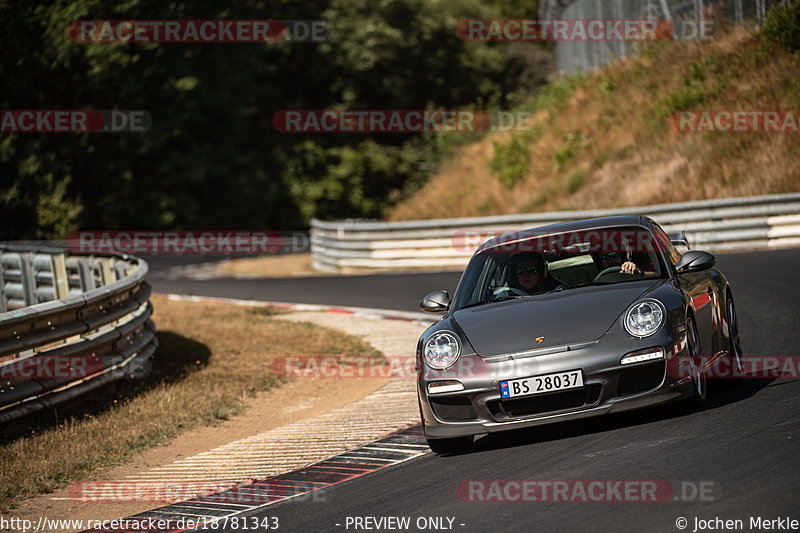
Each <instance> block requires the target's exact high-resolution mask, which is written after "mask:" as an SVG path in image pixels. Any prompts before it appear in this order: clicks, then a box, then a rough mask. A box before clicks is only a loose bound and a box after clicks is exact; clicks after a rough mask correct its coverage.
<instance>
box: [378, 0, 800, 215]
mask: <svg viewBox="0 0 800 533" xmlns="http://www.w3.org/2000/svg"><path fill="white" fill-rule="evenodd" d="M798 6H800V2H798V1H795V2H794V3H792V4H791V5H790V6H789V7H788V8H776V10H774V11H771V12H770V15H769V16H768V22H767V23H765V29H764V31H763V32H761V33H753V32H752V31H751V30H749V29H746V28H731V29H730V31H729V33H725V32H723V31H721V32H720V33H719V34H718V35H716V34H715V39H713V40H710V41H701V42H697V43H695V42H687V41H672V40H669V41H664V42H659V43H652V44H649V45H647V46H645V47H644V48H643V49H642V51H641V53H640V54H639V55H638V56H631V57H627V58H624V59H623V60H621V61H617V62H614V63H611V64H608V65H606V66H605V67H603V68H602V69H599V70H598V71H596V72H592V73H589V74H578V75H572V76H565V77H562V78H559V79H556V80H553V81H551V82H550V83H549V84H548V85H547V86H546V87H544V88H543V89H542V91H541V92H540V94H539V95H538V96H536V97H534V98H532V99H530V100H529V101H528V102H526V103H524V104H522V105H521V106H520V109H522V110H526V111H533V117H534V127H535V128H536V134H535V135H531V136H529V137H526V136H524V135H522V134H519V133H517V134H509V133H508V132H494V133H490V134H489V135H487V137H486V138H485V139H483V140H481V141H479V142H478V143H476V144H475V145H470V146H467V147H463V148H462V149H461V151H460V153H459V154H460V157H458V158H454V160H453V161H452V162H451V163H448V164H445V165H443V166H442V167H441V168H440V170H439V171H438V172H437V173H436V174H435V175H434V176H432V177H431V179H430V180H429V181H428V182H427V183H426V184H425V185H424V186H423V187H422V188H421V189H420V190H419V191H418V193H417V194H415V195H413V196H412V197H410V198H408V199H407V200H405V201H404V202H402V203H401V204H399V205H397V206H396V207H395V208H394V209H393V210H392V212H391V213H390V215H389V219H390V220H408V219H420V218H422V219H425V218H441V217H442V216H444V215H443V212H446V216H451V217H470V216H480V215H507V214H514V213H526V212H541V211H558V210H561V209H564V208H567V207H574V208H576V209H580V210H586V209H607V208H613V207H624V206H638V205H650V204H658V203H669V202H686V201H690V200H704V199H712V198H727V197H732V196H755V195H762V194H774V193H784V192H796V191H797V190H798V179H797V172H796V169H797V168H798V167H800V150H798V149H797V135H796V134H792V133H786V134H764V133H726V132H718V133H713V134H708V133H697V134H695V133H690V132H676V131H672V130H671V129H670V128H669V126H668V123H667V120H666V119H667V117H668V116H670V114H671V113H673V112H676V111H690V110H695V111H696V110H722V109H727V110H796V109H797V108H798V107H800V77H798V76H797V75H796V73H797V72H800V53H798V48H797V47H796V44H795V43H797V39H798V36H799V35H800V18H798V17H800V7H798ZM722 26H724V25H721V26H719V27H722ZM717 27H718V26H717V25H716V24H715V26H714V28H715V30H716V28H717ZM767 28H770V29H769V30H768V29H767ZM576 172H578V173H577V174H576ZM581 173H582V174H581ZM463 191H479V194H469V195H465V194H463ZM443 207H446V209H443Z"/></svg>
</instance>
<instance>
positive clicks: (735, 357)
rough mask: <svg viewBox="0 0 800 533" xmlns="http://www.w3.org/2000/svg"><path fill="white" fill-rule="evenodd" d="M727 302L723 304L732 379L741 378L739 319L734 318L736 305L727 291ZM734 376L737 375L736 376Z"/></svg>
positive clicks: (742, 361)
mask: <svg viewBox="0 0 800 533" xmlns="http://www.w3.org/2000/svg"><path fill="white" fill-rule="evenodd" d="M727 300H728V302H727V304H726V306H725V313H726V315H727V316H726V318H727V320H728V339H729V340H730V352H729V353H728V357H729V358H730V364H731V372H732V373H733V376H734V379H738V380H741V379H742V377H743V376H744V360H743V354H742V345H741V336H740V335H739V321H738V320H737V319H736V306H734V305H733V297H732V296H731V294H730V293H728V298H727ZM736 376H739V377H738V378H736Z"/></svg>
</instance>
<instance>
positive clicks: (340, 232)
mask: <svg viewBox="0 0 800 533" xmlns="http://www.w3.org/2000/svg"><path fill="white" fill-rule="evenodd" d="M639 214H641V215H647V216H650V217H652V218H653V219H655V220H656V221H657V222H658V223H659V224H661V225H662V226H663V227H664V229H665V230H666V231H668V232H677V231H680V230H685V231H686V234H687V237H688V239H689V243H690V245H691V246H692V248H701V249H704V250H709V251H729V250H737V249H763V248H772V247H789V246H800V193H791V194H779V195H770V196H757V197H748V198H728V199H722V200H708V201H701V202H687V203H680V204H662V205H649V206H643V207H627V208H620V209H608V210H594V211H560V212H553V213H536V214H521V215H503V216H492V217H479V218H453V219H437V220H415V221H407V222H406V221H404V222H372V221H357V220H354V221H340V222H323V221H320V220H316V219H314V220H312V221H311V252H312V254H313V257H314V266H315V268H318V269H320V270H346V269H359V268H384V269H392V268H462V267H464V266H465V265H466V264H467V261H468V260H469V258H470V256H471V255H472V253H473V252H474V250H475V248H477V247H478V246H479V245H480V244H481V243H483V241H485V240H486V239H487V235H488V237H491V236H493V235H492V234H493V233H496V234H501V233H505V232H509V231H516V230H521V229H526V228H533V227H536V226H543V225H546V224H552V223H556V222H563V221H567V220H576V219H582V218H593V217H602V216H610V215H639Z"/></svg>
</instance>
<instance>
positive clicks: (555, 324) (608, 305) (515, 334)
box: [452, 281, 660, 357]
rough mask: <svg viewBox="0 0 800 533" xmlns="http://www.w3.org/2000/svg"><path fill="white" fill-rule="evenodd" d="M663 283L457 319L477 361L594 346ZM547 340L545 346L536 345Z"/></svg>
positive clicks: (526, 301)
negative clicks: (637, 302)
mask: <svg viewBox="0 0 800 533" xmlns="http://www.w3.org/2000/svg"><path fill="white" fill-rule="evenodd" d="M659 283H660V281H656V282H653V281H650V282H642V281H636V282H627V283H617V284H613V285H598V286H592V287H582V288H578V289H568V290H565V291H559V292H554V293H549V294H541V295H537V296H531V297H527V298H520V299H518V300H508V301H505V302H498V303H490V304H485V305H482V306H479V307H472V308H468V309H461V310H458V311H456V312H454V313H453V315H452V318H453V320H455V321H456V323H457V324H458V326H459V328H460V329H461V331H462V332H463V333H464V335H466V337H467V340H468V341H469V342H470V344H471V345H472V347H473V348H474V349H475V352H476V353H477V354H478V355H481V356H485V357H490V356H493V355H501V354H511V353H517V352H524V351H528V350H536V349H541V348H547V347H552V346H563V345H565V344H580V343H583V342H591V341H594V340H596V339H599V338H600V337H602V336H603V334H605V332H606V331H608V329H609V328H610V327H611V326H612V325H613V323H614V321H615V320H617V318H618V317H619V315H620V314H622V313H623V312H624V311H625V309H627V308H628V306H630V305H631V304H632V303H633V302H635V301H636V300H637V299H638V298H639V297H640V296H641V295H642V294H644V293H645V292H647V291H649V290H650V289H652V288H654V287H655V286H656V285H658V284H659ZM537 337H543V338H544V339H543V340H542V342H536V339H537Z"/></svg>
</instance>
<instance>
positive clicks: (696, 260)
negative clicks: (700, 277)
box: [675, 250, 717, 274]
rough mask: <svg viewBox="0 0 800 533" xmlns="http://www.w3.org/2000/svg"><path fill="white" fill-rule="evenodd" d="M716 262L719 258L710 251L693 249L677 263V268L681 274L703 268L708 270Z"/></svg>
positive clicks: (698, 270)
mask: <svg viewBox="0 0 800 533" xmlns="http://www.w3.org/2000/svg"><path fill="white" fill-rule="evenodd" d="M716 262H717V258H716V257H714V256H713V255H711V254H710V253H708V252H702V251H700V250H693V251H691V252H686V253H685V254H683V255H682V256H681V260H680V261H678V264H677V265H675V269H676V270H677V271H678V273H679V274H686V273H688V272H700V271H701V270H708V269H709V268H711V267H713V266H714V264H715V263H716Z"/></svg>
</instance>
